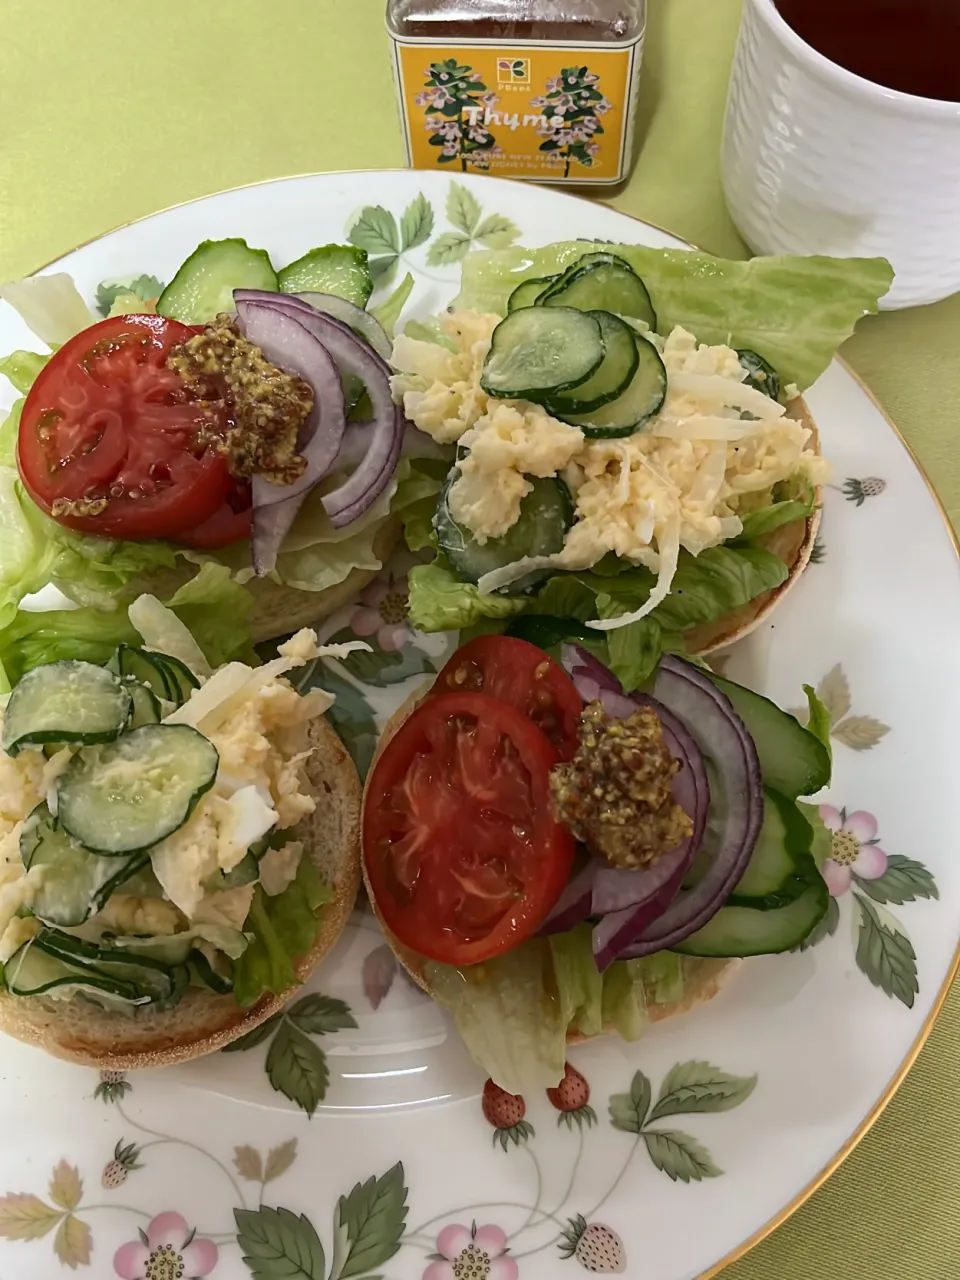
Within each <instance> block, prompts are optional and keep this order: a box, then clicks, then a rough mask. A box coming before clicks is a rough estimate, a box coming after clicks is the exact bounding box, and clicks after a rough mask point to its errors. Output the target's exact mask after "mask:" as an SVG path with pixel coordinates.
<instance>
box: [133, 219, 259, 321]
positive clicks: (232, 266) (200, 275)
mask: <svg viewBox="0 0 960 1280" xmlns="http://www.w3.org/2000/svg"><path fill="white" fill-rule="evenodd" d="M242 288H247V289H269V290H271V291H274V292H275V291H276V290H277V289H278V288H279V284H278V282H277V274H276V272H275V271H274V269H273V266H272V265H271V262H270V258H269V255H268V254H267V252H266V250H264V249H251V248H250V246H249V245H248V244H247V242H246V240H239V239H233V240H204V242H203V244H201V245H200V246H199V247H198V248H196V249H194V251H193V253H191V255H190V257H189V258H187V260H186V262H184V263H183V265H182V266H181V268H180V270H179V271H178V272H177V274H176V275H175V276H174V277H173V279H172V280H171V281H170V283H169V284H168V285H167V287H166V289H164V291H163V293H162V294H161V295H160V299H159V301H158V302H157V313H158V314H159V315H161V316H168V317H169V318H170V319H172V320H180V321H182V322H183V323H184V324H206V323H208V322H209V321H210V320H213V319H214V318H215V317H216V316H218V315H220V314H221V313H222V312H226V311H232V310H233V291H234V289H242Z"/></svg>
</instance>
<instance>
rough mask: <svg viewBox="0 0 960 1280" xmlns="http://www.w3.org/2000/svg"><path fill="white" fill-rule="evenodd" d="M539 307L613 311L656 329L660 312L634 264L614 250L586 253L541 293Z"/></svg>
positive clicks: (538, 301) (538, 300)
mask: <svg viewBox="0 0 960 1280" xmlns="http://www.w3.org/2000/svg"><path fill="white" fill-rule="evenodd" d="M536 305H537V306H538V307H576V308H577V309H578V310H580V311H612V312H613V313H614V314H615V315H618V316H630V317H631V319H633V320H643V321H644V322H645V323H646V324H647V325H649V326H650V328H651V329H652V330H653V331H654V333H656V330H657V313H656V312H655V311H654V309H653V304H652V303H651V301H650V294H649V293H648V292H647V286H646V285H645V284H644V283H643V281H642V280H641V279H640V277H639V276H638V275H637V273H636V272H635V271H634V269H633V267H631V266H630V264H629V263H627V262H624V260H623V259H622V258H618V257H617V256H616V254H613V253H587V254H584V256H583V257H582V258H580V259H579V261H577V262H574V263H573V264H572V265H571V266H569V267H568V268H567V269H566V271H565V272H564V273H563V275H562V276H561V277H560V279H559V280H557V281H555V282H554V283H553V284H552V285H549V286H548V287H547V288H546V289H544V291H543V292H542V293H541V294H540V296H539V298H538V299H537V303H536Z"/></svg>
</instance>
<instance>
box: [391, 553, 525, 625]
mask: <svg viewBox="0 0 960 1280" xmlns="http://www.w3.org/2000/svg"><path fill="white" fill-rule="evenodd" d="M407 580H408V582H409V584H410V601H409V604H410V621H411V623H412V624H413V626H415V627H417V628H418V629H419V630H420V631H461V630H463V629H465V628H467V627H472V626H474V625H475V624H476V623H477V622H480V621H481V619H483V618H490V619H493V620H497V621H499V620H502V619H504V618H512V617H514V616H515V615H516V614H518V613H523V611H524V610H525V609H526V607H527V603H526V601H525V600H523V599H521V598H519V597H517V596H499V595H492V594H490V595H481V594H480V592H479V591H478V590H477V588H476V587H475V586H473V584H472V583H469V582H461V581H460V579H459V578H458V577H457V576H456V575H455V574H454V573H453V571H452V570H451V569H448V568H447V567H446V566H445V565H444V564H443V563H442V561H439V560H436V561H434V563H433V564H421V565H416V566H415V567H414V568H413V569H411V570H410V573H409V576H408V579H407Z"/></svg>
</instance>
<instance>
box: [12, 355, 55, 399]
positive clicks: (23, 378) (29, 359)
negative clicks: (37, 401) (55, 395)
mask: <svg viewBox="0 0 960 1280" xmlns="http://www.w3.org/2000/svg"><path fill="white" fill-rule="evenodd" d="M49 359H50V355H49V353H48V354H47V355H41V354H40V352H39V351H14V352H13V353H12V354H11V355H9V356H3V357H2V358H0V374H3V376H4V377H5V378H6V379H7V380H8V381H9V382H10V383H12V384H13V386H14V387H15V388H16V390H17V391H19V393H20V394H21V395H22V396H25V395H26V394H27V392H28V391H29V390H30V388H31V387H32V386H33V384H34V382H36V380H37V375H38V374H39V373H40V371H41V369H43V367H44V366H45V365H46V363H47V361H48V360H49Z"/></svg>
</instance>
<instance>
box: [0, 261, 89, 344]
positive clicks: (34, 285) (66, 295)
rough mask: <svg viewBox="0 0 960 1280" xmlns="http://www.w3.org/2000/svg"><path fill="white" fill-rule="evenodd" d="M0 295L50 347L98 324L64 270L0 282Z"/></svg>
mask: <svg viewBox="0 0 960 1280" xmlns="http://www.w3.org/2000/svg"><path fill="white" fill-rule="evenodd" d="M0 298H3V300H4V302H9V303H10V305H11V307H13V308H14V310H16V311H19V312H20V315H21V316H22V317H23V319H24V320H25V321H26V323H27V324H28V325H29V327H30V328H31V329H32V330H33V332H34V333H35V334H36V335H37V337H38V338H40V339H41V340H42V341H43V342H46V343H47V344H48V346H53V345H54V344H61V343H64V342H66V341H67V340H68V339H70V338H72V337H73V336H74V335H75V334H78V333H79V332H80V331H81V329H88V328H89V327H90V325H92V324H96V322H97V317H96V316H95V315H94V314H93V312H92V311H91V310H90V308H89V307H88V306H87V304H86V303H85V302H84V300H83V298H81V296H80V293H79V291H78V289H77V286H76V285H75V284H74V283H73V279H72V278H71V277H70V276H68V275H67V273H66V272H65V271H57V272H55V273H54V274H52V275H49V276H42V275H41V276H27V278H26V279H25V280H11V281H10V282H9V283H8V284H3V285H0Z"/></svg>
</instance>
